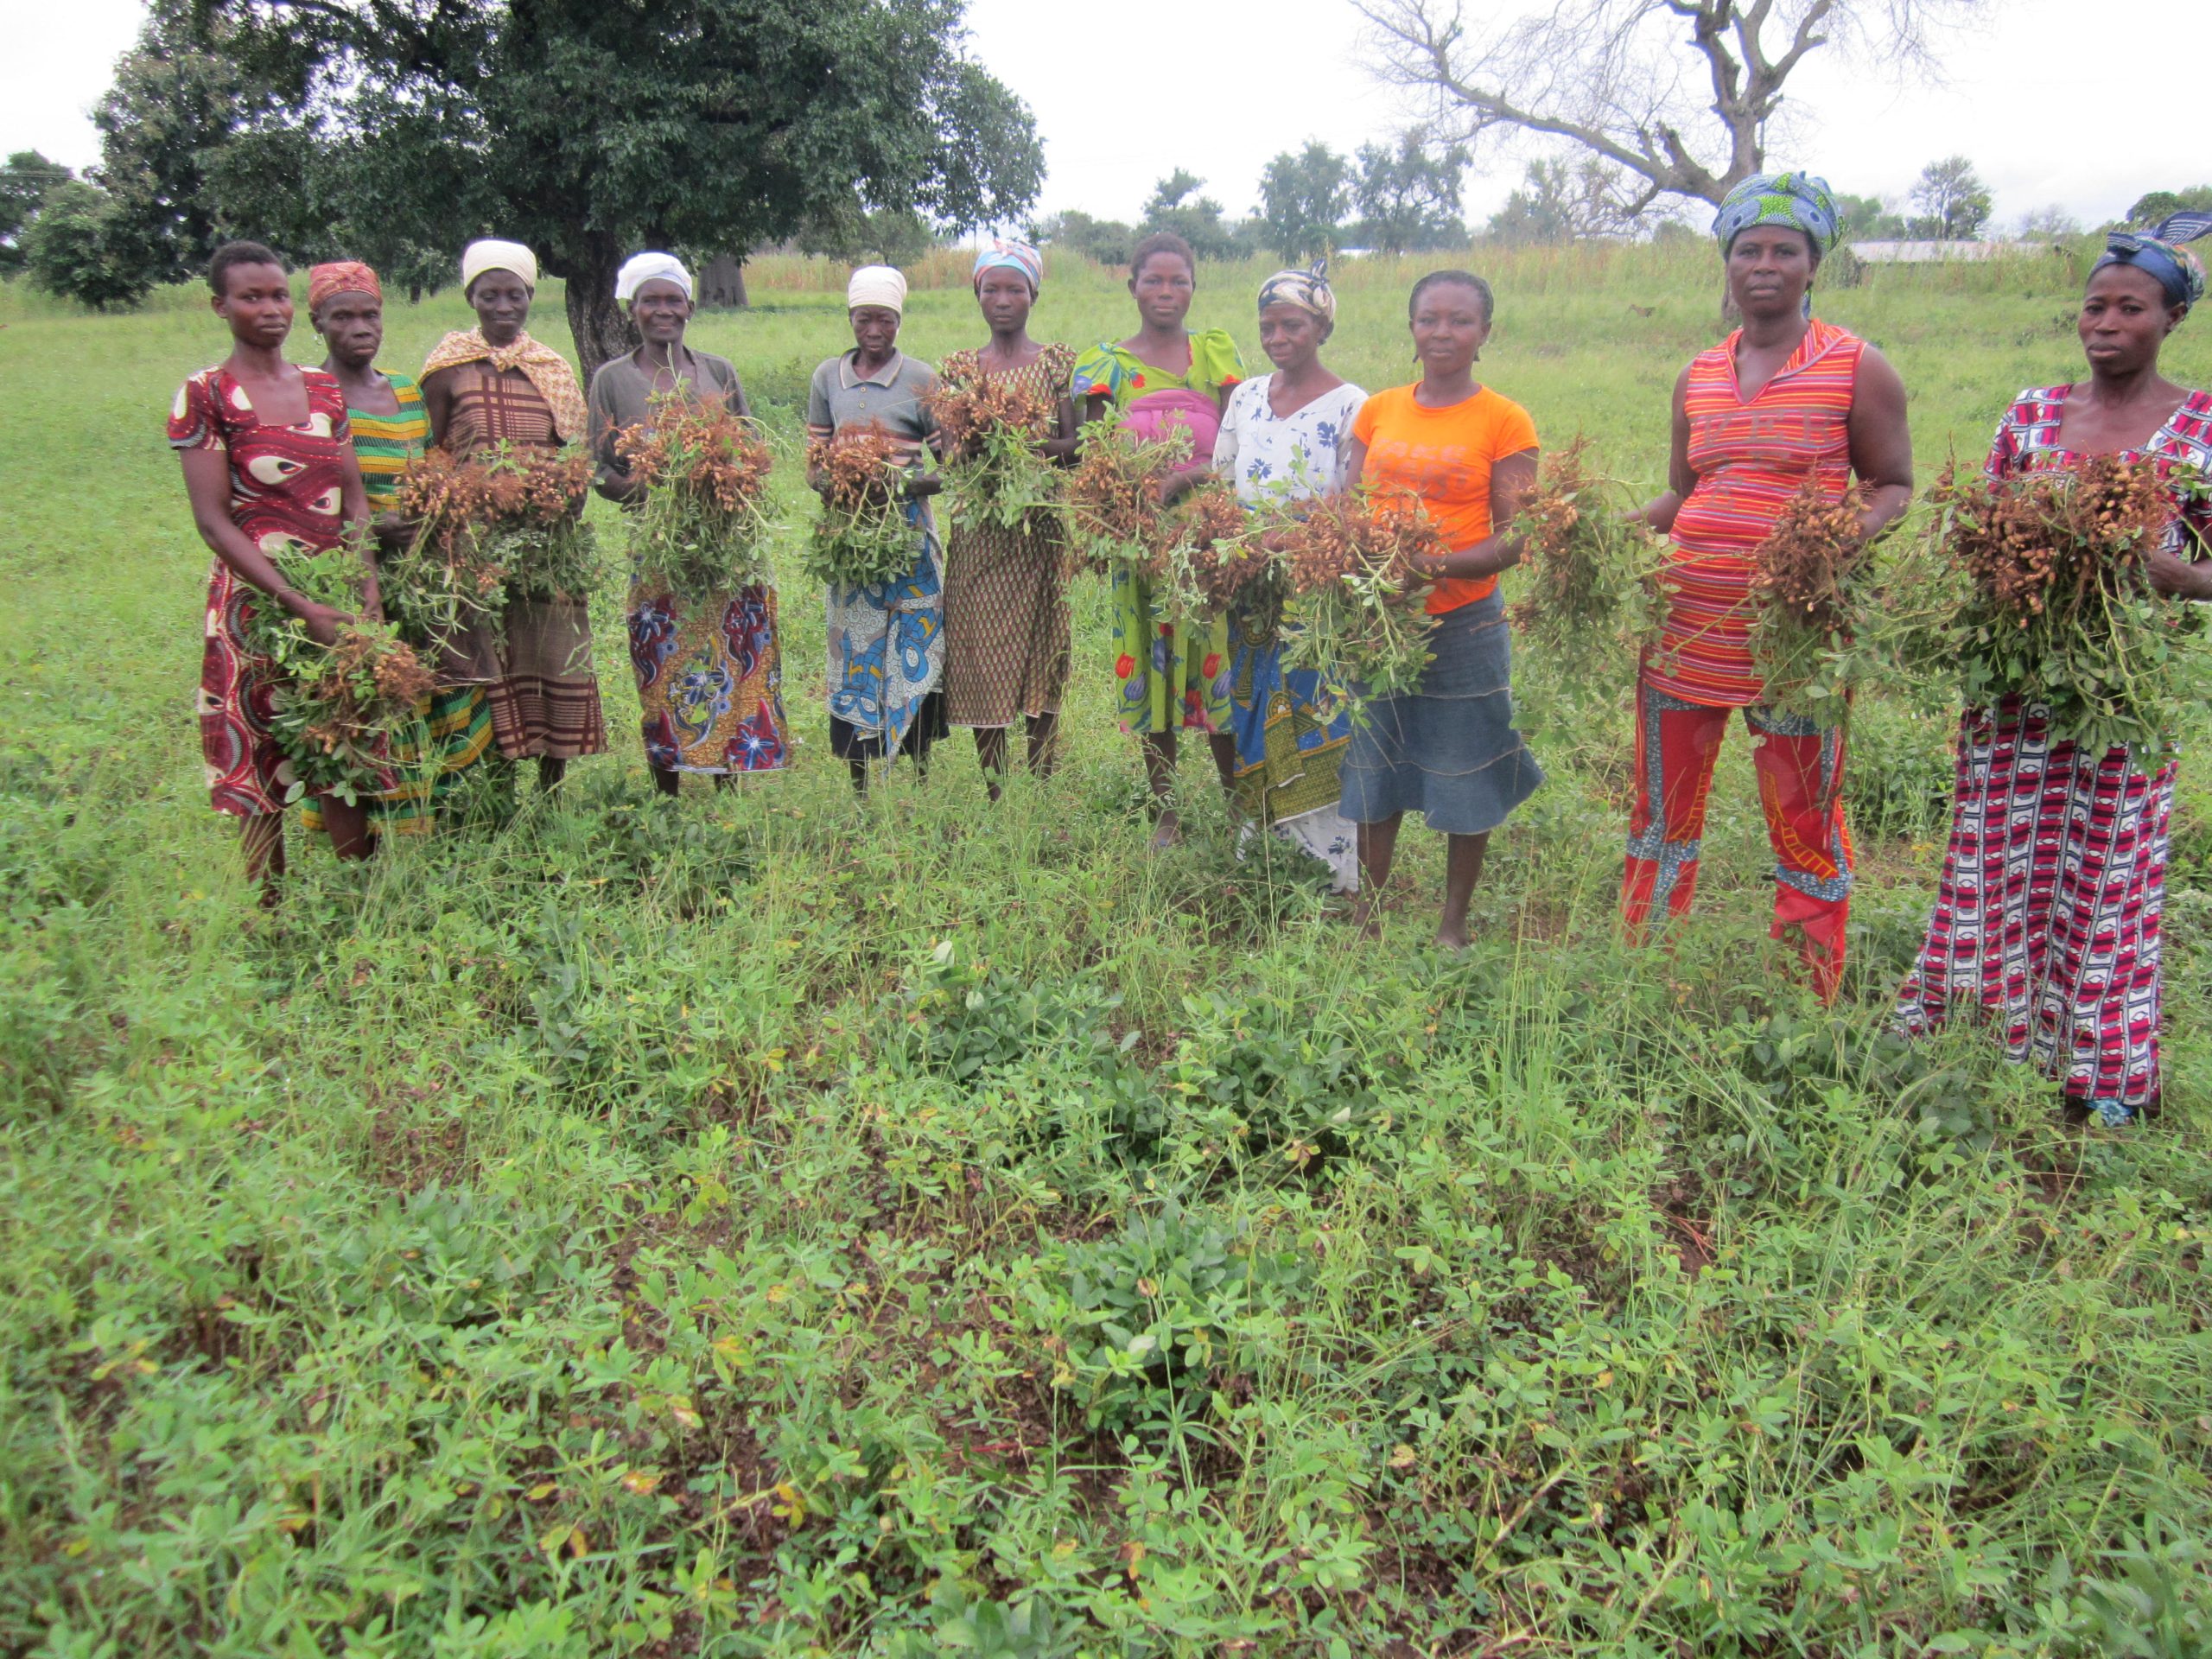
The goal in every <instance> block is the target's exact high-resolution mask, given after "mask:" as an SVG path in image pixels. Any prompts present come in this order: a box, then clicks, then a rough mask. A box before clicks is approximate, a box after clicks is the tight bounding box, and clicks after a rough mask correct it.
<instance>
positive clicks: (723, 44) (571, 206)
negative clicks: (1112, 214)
mask: <svg viewBox="0 0 2212 1659" xmlns="http://www.w3.org/2000/svg"><path fill="white" fill-rule="evenodd" d="M202 5H203V12H202V16H203V19H204V20H205V21H207V22H210V23H218V22H219V23H223V24H227V25H228V26H229V27H230V28H231V29H232V30H233V31H235V32H234V33H233V34H232V36H231V39H232V41H233V42H234V43H235V48H236V49H237V50H238V51H239V52H240V53H241V54H242V55H243V58H244V60H245V63H246V64H247V66H248V67H250V68H251V71H252V73H255V74H256V75H257V76H258V77H260V78H262V79H265V80H266V81H267V82H269V83H270V84H271V85H275V86H285V87H288V88H289V90H290V92H291V94H292V97H293V99H294V105H293V112H291V113H289V114H288V115H287V116H285V117H283V118H282V119H281V121H279V122H277V123H274V124H269V125H268V126H265V128H264V134H263V136H264V138H265V139H267V140H268V141H269V143H270V153H271V154H272V155H279V154H283V153H284V151H285V149H286V148H287V147H288V145H287V142H286V141H294V142H296V143H298V144H299V145H300V146H301V148H298V149H294V150H293V153H296V154H302V155H303V156H304V155H309V154H311V155H312V156H313V158H314V159H313V160H312V162H310V163H308V171H309V173H310V174H311V175H312V176H311V179H303V180H302V184H303V185H311V188H306V189H303V190H302V197H303V198H311V199H312V200H314V202H315V208H314V211H315V213H318V214H321V215H326V216H327V217H326V218H325V221H324V222H326V223H327V222H329V219H330V218H331V217H336V218H342V219H344V220H345V221H346V223H348V224H349V225H352V226H355V227H357V228H359V229H360V230H363V231H366V230H367V229H368V228H369V227H371V226H374V227H376V233H377V234H378V236H379V237H391V238H397V239H404V240H405V241H407V242H410V243H415V244H428V245H437V246H442V247H448V248H451V249H452V250H454V252H455V253H458V251H459V249H460V246H461V244H462V243H463V242H465V241H467V239H468V238H471V237H474V236H479V235H499V236H505V237H512V238H517V239H518V240H521V241H524V242H527V243H529V244H530V245H531V246H532V247H533V248H535V249H536V250H537V253H538V256H539V257H540V259H541V260H542V261H543V264H544V267H545V269H546V270H548V271H549V272H550V273H551V274H553V275H556V276H559V277H564V278H566V279H567V282H568V308H569V327H570V328H571V329H572V330H573V331H574V333H575V340H576V349H577V351H578V353H579V354H580V355H581V356H582V359H583V365H584V368H585V371H586V372H587V373H588V372H590V371H591V370H592V369H593V368H595V367H596V366H597V365H599V364H600V363H601V362H603V361H605V360H606V359H607V358H609V357H612V356H614V355H616V354H617V353H620V352H622V351H624V350H626V349H627V348H628V346H629V344H630V336H629V331H628V324H627V322H626V320H625V319H624V318H623V317H622V316H621V315H620V311H619V310H618V309H617V308H616V306H615V304H614V301H613V285H614V274H615V271H616V270H617V269H618V268H619V267H620V265H621V263H622V261H623V259H624V258H625V257H626V256H628V255H629V254H631V253H632V252H635V251H637V250H638V249H639V248H641V247H652V246H660V247H667V246H677V247H690V248H695V249H744V248H748V247H753V246H757V245H760V244H761V243H763V242H770V241H775V240H778V239H779V238H784V237H786V236H790V235H792V234H793V233H795V232H798V231H799V230H800V229H801V228H802V227H803V226H806V225H808V224H810V223H816V224H818V223H823V222H835V221H837V220H839V219H844V218H849V217H850V216H851V215H852V214H853V213H855V211H856V210H861V209H865V210H874V211H885V210H888V211H894V212H896V211H912V212H915V213H921V214H923V215H924V216H925V217H926V218H927V219H931V221H933V222H935V223H937V224H938V225H940V226H946V227H954V226H965V225H971V224H976V223H979V222H982V221H984V220H997V219H1010V218H1012V217H1014V215H1016V214H1018V213H1020V212H1021V211H1023V210H1024V209H1026V208H1027V207H1028V206H1029V205H1030V203H1031V202H1032V201H1033V200H1035V197H1036V194H1037V189H1038V186H1039V183H1040V181H1041V180H1042V177H1043V174H1044V156H1043V152H1042V149H1040V147H1039V143H1038V141H1037V135H1036V129H1035V125H1034V124H1033V121H1032V119H1031V118H1030V115H1029V111H1027V108H1026V107H1025V106H1024V105H1022V104H1021V102H1020V100H1019V99H1016V98H1015V97H1014V95H1013V94H1012V93H1011V92H1008V91H1007V89H1006V88H1005V87H1004V86H1001V85H1000V84H999V82H998V81H996V80H995V79H992V78H991V77H990V76H989V75H988V74H986V73H984V72H983V71H982V69H981V68H979V67H976V65H975V64H974V63H972V62H970V61H969V60H968V59H967V57H966V56H965V55H964V54H963V36H962V27H961V20H962V16H963V11H964V9H965V0H622V3H608V0H505V3H484V0H202ZM276 128H281V129H282V130H274V129H276ZM272 182H274V181H272Z"/></svg>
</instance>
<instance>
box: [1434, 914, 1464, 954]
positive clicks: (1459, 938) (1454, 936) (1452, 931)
mask: <svg viewBox="0 0 2212 1659" xmlns="http://www.w3.org/2000/svg"><path fill="white" fill-rule="evenodd" d="M1436 948H1437V949H1438V950H1449V951H1451V952H1452V954H1453V955H1454V956H1457V955H1458V954H1459V952H1460V951H1462V950H1465V949H1466V948H1467V928H1466V925H1465V923H1464V922H1463V923H1461V924H1460V925H1459V926H1458V927H1440V928H1438V929H1437V930H1436Z"/></svg>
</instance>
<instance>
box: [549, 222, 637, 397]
mask: <svg viewBox="0 0 2212 1659" xmlns="http://www.w3.org/2000/svg"><path fill="white" fill-rule="evenodd" d="M579 254H580V255H581V257H576V258H572V259H568V260H564V261H563V265H564V266H565V267H566V269H565V272H564V274H565V275H566V277H567V278H568V284H569V334H570V335H571V336H572V337H573V338H574V339H575V342H576V366H577V370H578V372H580V373H581V374H582V376H583V382H584V384H585V385H590V384H591V378H592V376H593V375H594V374H595V373H596V372H598V370H599V365H601V364H602V363H604V362H606V361H607V359H610V358H616V357H620V356H621V355H622V353H625V352H626V351H628V350H630V349H631V348H632V346H635V345H636V344H637V343H638V337H637V335H636V334H633V333H632V331H631V327H630V319H629V318H628V317H626V316H625V315H623V313H622V308H621V307H620V305H618V304H616V303H615V300H614V278H615V275H616V273H617V272H619V271H620V270H621V269H622V250H621V246H620V244H619V243H616V242H615V241H613V239H612V238H607V237H601V236H591V237H587V238H585V239H584V243H583V245H582V248H581V249H580V250H579Z"/></svg>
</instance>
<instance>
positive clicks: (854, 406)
mask: <svg viewBox="0 0 2212 1659" xmlns="http://www.w3.org/2000/svg"><path fill="white" fill-rule="evenodd" d="M858 356H859V353H857V352H846V353H842V355H840V356H837V357H833V358H831V359H829V360H828V361H827V362H825V363H823V364H822V365H819V366H818V367H817V368H816V370H815V371H814V378H813V381H812V382H811V383H810V385H809V386H808V387H807V397H806V429H807V434H808V435H809V436H810V437H817V438H827V437H830V436H833V435H836V433H838V432H840V431H842V430H843V429H845V428H846V427H849V426H880V427H881V428H882V429H884V430H885V431H886V432H887V433H889V434H890V435H891V436H892V438H893V440H895V441H896V442H898V443H899V445H900V446H901V448H903V449H904V450H905V451H906V454H908V455H910V456H912V457H918V456H919V455H920V454H922V452H923V448H924V446H925V444H926V443H927V442H929V440H930V439H931V437H933V436H934V435H936V432H937V422H936V420H935V419H934V418H933V417H932V416H931V414H930V411H929V406H928V405H927V404H925V403H924V402H923V401H922V400H923V399H924V398H925V397H927V396H928V395H929V394H930V392H931V391H933V390H935V388H936V386H937V384H938V377H937V371H936V370H935V369H933V368H931V367H930V365H928V364H926V363H924V362H921V361H919V360H918V359H915V358H912V357H909V356H907V355H906V353H904V352H899V353H895V354H894V355H893V357H892V359H891V360H890V361H889V362H887V363H886V364H884V365H882V366H881V367H880V368H879V369H877V370H876V371H875V372H874V373H872V374H866V375H864V374H862V373H861V372H860V369H859V366H858V363H857V359H858ZM906 521H907V523H908V524H911V525H912V527H913V532H914V568H913V569H912V570H909V571H908V572H907V573H906V575H903V576H900V577H899V578H898V579H897V580H895V581H892V582H875V583H873V584H871V585H870V586H868V587H866V588H843V587H832V588H829V590H828V593H827V600H826V602H827V607H828V613H829V615H828V621H829V747H830V749H831V751H832V752H833V753H836V754H839V755H842V756H843V757H844V758H845V759H846V760H871V759H880V757H882V756H884V755H887V754H895V753H906V754H911V755H913V756H915V757H917V758H920V757H922V756H925V755H926V754H927V753H928V752H929V746H930V745H931V743H932V742H933V741H936V740H937V739H938V738H940V737H942V736H944V734H945V730H946V727H945V719H944V651H945V645H944V551H943V550H942V549H941V548H940V547H939V545H938V538H937V521H936V519H935V518H934V517H933V516H932V515H931V511H930V504H929V503H928V502H927V501H926V500H918V501H908V502H907V503H906Z"/></svg>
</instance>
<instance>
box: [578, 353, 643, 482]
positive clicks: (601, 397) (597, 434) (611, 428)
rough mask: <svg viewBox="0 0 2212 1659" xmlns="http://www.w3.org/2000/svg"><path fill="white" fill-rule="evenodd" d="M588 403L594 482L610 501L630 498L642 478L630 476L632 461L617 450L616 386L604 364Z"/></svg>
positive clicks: (596, 377)
mask: <svg viewBox="0 0 2212 1659" xmlns="http://www.w3.org/2000/svg"><path fill="white" fill-rule="evenodd" d="M584 406H585V412H586V414H587V415H588V417H589V420H590V437H589V439H588V442H589V443H590V445H591V486H592V488H593V489H594V490H596V491H598V492H599V493H600V494H601V495H603V496H605V497H606V498H607V499H608V500H609V501H620V502H626V501H629V500H630V499H632V498H633V497H635V496H636V495H638V494H639V488H638V480H636V479H634V478H632V477H631V476H630V463H629V462H628V461H625V460H623V459H622V457H621V456H620V455H619V454H616V453H615V452H614V440H615V437H616V435H618V434H619V433H620V430H621V429H620V426H619V425H618V424H617V423H616V420H615V415H614V390H613V387H612V386H610V385H608V384H607V370H606V368H605V367H604V366H602V367H601V370H600V372H598V373H597V374H594V376H592V378H591V394H590V396H589V397H587V398H586V399H585V404H584Z"/></svg>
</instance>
